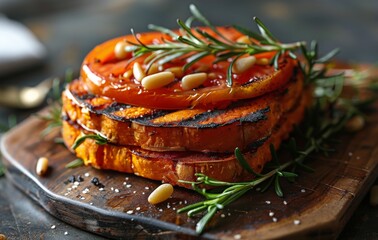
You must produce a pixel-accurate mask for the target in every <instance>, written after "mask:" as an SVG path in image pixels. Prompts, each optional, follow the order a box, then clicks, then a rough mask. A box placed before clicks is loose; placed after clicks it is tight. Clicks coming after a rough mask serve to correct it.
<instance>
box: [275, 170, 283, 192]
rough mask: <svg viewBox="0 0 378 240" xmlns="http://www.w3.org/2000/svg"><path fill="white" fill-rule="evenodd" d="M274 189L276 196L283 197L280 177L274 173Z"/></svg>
mask: <svg viewBox="0 0 378 240" xmlns="http://www.w3.org/2000/svg"><path fill="white" fill-rule="evenodd" d="M274 190H275V191H276V194H277V196H279V197H283V192H282V188H281V185H280V177H279V176H278V175H276V177H275V181H274Z"/></svg>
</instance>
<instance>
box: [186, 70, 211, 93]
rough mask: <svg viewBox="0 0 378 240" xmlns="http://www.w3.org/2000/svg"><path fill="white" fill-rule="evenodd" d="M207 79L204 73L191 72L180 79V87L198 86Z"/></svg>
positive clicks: (191, 87)
mask: <svg viewBox="0 0 378 240" xmlns="http://www.w3.org/2000/svg"><path fill="white" fill-rule="evenodd" d="M206 79H207V74H206V73H193V74H189V75H186V76H185V77H183V78H182V80H181V87H182V89H184V90H189V89H193V88H196V87H199V86H200V85H201V84H202V83H203V82H204V81H205V80H206Z"/></svg>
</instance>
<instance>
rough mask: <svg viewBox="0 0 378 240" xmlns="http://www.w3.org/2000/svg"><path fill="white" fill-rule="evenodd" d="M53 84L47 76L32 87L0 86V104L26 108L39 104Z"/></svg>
mask: <svg viewBox="0 0 378 240" xmlns="http://www.w3.org/2000/svg"><path fill="white" fill-rule="evenodd" d="M52 84H53V79H51V78H48V79H46V80H44V81H42V82H41V83H39V84H38V85H36V86H34V87H16V86H6V87H1V88H0V106H5V107H12V108H20V109H28V108H34V107H38V106H40V105H41V104H42V103H43V101H44V100H45V98H46V96H47V94H48V93H49V91H50V89H51V87H52Z"/></svg>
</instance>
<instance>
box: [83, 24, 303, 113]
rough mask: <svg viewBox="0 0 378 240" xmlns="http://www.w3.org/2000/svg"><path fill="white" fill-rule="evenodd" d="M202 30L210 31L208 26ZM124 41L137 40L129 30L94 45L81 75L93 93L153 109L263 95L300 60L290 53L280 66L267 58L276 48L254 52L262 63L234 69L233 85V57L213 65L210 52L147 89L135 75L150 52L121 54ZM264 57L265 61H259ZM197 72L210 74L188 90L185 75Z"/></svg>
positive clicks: (153, 36) (153, 39)
mask: <svg viewBox="0 0 378 240" xmlns="http://www.w3.org/2000/svg"><path fill="white" fill-rule="evenodd" d="M203 29H204V30H207V31H209V29H207V28H203ZM218 30H219V31H220V32H221V33H222V34H223V35H225V36H226V37H227V38H229V39H231V40H233V41H236V40H237V39H238V38H240V37H242V35H241V34H240V33H239V32H237V31H236V30H234V29H232V28H226V27H222V28H218ZM138 39H140V41H142V42H143V43H144V44H155V43H161V42H162V39H168V40H169V39H170V37H169V36H168V35H166V34H163V33H157V32H151V33H143V34H138ZM125 41H129V42H136V40H135V38H134V36H132V35H128V36H124V37H119V38H115V39H112V40H110V41H107V42H105V43H103V44H100V45H99V46H97V47H96V48H94V49H93V50H92V51H91V52H90V53H89V54H88V55H87V56H86V58H85V59H84V62H83V65H82V68H81V77H82V79H83V80H84V82H85V83H86V85H87V87H88V89H89V90H90V91H91V92H92V93H93V94H96V95H101V96H106V97H109V98H112V99H114V100H115V101H117V102H120V103H125V104H131V105H136V106H141V107H148V108H157V109H184V108H223V107H226V106H227V105H228V104H229V103H230V102H232V101H236V100H239V99H247V98H254V97H258V96H261V95H263V94H266V93H268V92H271V91H274V90H275V89H277V88H279V87H280V86H283V85H284V84H285V83H286V82H288V80H289V79H290V78H291V76H292V75H293V69H294V66H295V64H296V62H295V61H294V60H292V59H291V58H289V57H286V56H283V57H281V58H280V60H279V69H278V70H275V69H274V67H272V66H270V65H269V64H266V62H267V60H269V59H271V58H272V57H273V55H274V54H275V53H274V52H268V53H262V54H258V55H255V57H256V59H257V64H254V65H253V66H251V67H249V68H248V69H247V70H245V71H243V72H242V73H238V74H236V73H233V74H232V78H233V85H232V86H231V87H229V86H227V84H226V83H227V69H228V66H229V65H230V62H229V61H223V62H218V63H216V64H214V60H215V57H213V56H207V57H206V58H203V59H201V60H200V61H198V62H196V63H195V64H193V65H192V66H191V67H190V68H188V69H187V70H186V71H185V72H183V73H181V74H176V75H175V78H174V81H172V82H171V83H169V84H167V85H165V86H163V87H160V88H157V89H152V90H151V89H150V90H147V89H145V88H144V87H143V86H142V84H141V82H140V81H139V80H137V79H136V78H135V76H133V74H132V73H133V65H134V64H135V62H138V63H139V64H140V65H141V66H142V68H146V64H145V63H144V60H145V56H143V57H140V58H136V59H132V54H131V53H127V54H125V56H123V58H122V59H119V58H117V57H116V55H115V46H116V44H117V43H119V42H125ZM262 59H264V60H265V61H259V60H262ZM259 62H265V64H259ZM184 64H186V60H174V61H172V62H168V63H165V64H163V65H162V66H159V67H158V68H157V69H158V70H157V71H167V70H169V69H172V68H176V69H177V67H179V68H181V67H182V66H183V65H184ZM145 70H146V69H145ZM150 70H152V68H150ZM155 71H156V69H155ZM127 72H129V73H130V74H127ZM196 72H204V73H206V74H207V77H206V80H205V81H204V82H203V83H202V84H201V85H200V86H197V87H196V88H194V89H189V90H184V89H183V87H182V85H181V80H182V78H183V77H184V76H185V75H188V74H192V73H196ZM148 74H149V73H147V75H148Z"/></svg>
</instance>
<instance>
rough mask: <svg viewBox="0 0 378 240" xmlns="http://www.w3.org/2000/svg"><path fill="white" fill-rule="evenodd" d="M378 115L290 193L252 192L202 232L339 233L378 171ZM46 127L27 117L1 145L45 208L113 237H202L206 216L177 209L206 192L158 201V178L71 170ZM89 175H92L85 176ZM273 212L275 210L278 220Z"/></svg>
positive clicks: (14, 174)
mask: <svg viewBox="0 0 378 240" xmlns="http://www.w3.org/2000/svg"><path fill="white" fill-rule="evenodd" d="M377 121H378V113H377V111H374V112H372V113H371V114H370V115H369V116H368V124H367V126H366V127H365V128H364V129H363V130H362V131H360V132H358V133H355V134H349V133H348V134H346V133H345V134H341V135H340V136H338V140H340V144H338V145H336V148H337V151H336V152H335V153H334V154H332V155H331V156H329V157H328V158H325V157H321V156H313V157H312V158H311V159H310V160H309V165H310V166H311V167H313V168H315V169H316V172H314V173H305V172H303V173H302V172H301V173H300V177H299V179H298V181H297V182H296V183H287V182H285V181H283V189H284V192H285V196H284V197H283V198H279V197H277V196H276V195H275V193H274V191H273V190H270V191H268V192H266V193H259V192H255V191H251V192H250V193H248V194H246V195H245V196H244V197H242V198H241V199H240V200H238V201H237V202H235V203H233V204H232V205H230V207H229V208H227V209H225V210H224V211H223V212H220V213H218V214H217V216H216V217H215V218H214V220H213V221H212V222H211V224H210V226H209V229H208V230H207V231H206V233H205V234H203V235H201V237H202V238H205V239H220V238H223V239H234V237H235V235H237V236H238V235H239V234H240V236H241V238H242V239H251V238H254V239H275V238H280V239H282V238H284V239H285V238H286V239H296V238H298V239H299V238H300V239H303V238H307V239H317V238H322V239H334V238H336V237H337V236H338V234H339V233H340V231H341V230H342V228H343V227H344V225H345V223H346V222H347V220H348V219H349V218H350V216H351V215H352V213H353V211H354V209H355V208H356V207H357V205H358V204H359V202H360V201H361V200H362V198H363V196H364V195H365V193H366V192H367V190H368V188H369V187H370V186H371V184H372V183H373V181H374V179H375V178H376V176H377V174H378V161H377V156H378V138H377V137H376V136H378V125H377V124H376V122H377ZM44 127H45V123H44V122H43V121H41V120H40V119H38V118H36V117H31V118H29V119H27V120H26V121H24V122H23V123H22V124H20V125H19V126H17V127H16V128H14V129H13V130H11V131H10V132H9V133H8V134H6V136H4V138H3V139H2V143H1V150H2V152H3V157H4V160H5V164H6V167H7V177H8V178H9V179H10V180H11V181H12V182H13V183H14V184H15V185H17V186H18V187H19V188H20V189H22V190H23V191H24V192H26V194H27V195H28V196H30V197H31V198H33V199H34V200H36V201H37V202H38V203H39V204H40V205H41V206H42V207H43V208H44V209H46V211H48V212H49V213H51V214H52V215H54V216H56V217H57V218H59V219H61V220H62V221H65V222H67V223H69V224H72V225H74V226H76V227H78V228H81V229H84V230H87V231H90V232H94V233H96V234H99V235H102V236H106V237H110V238H134V239H135V238H147V237H148V238H150V239H159V238H163V237H164V238H166V237H167V238H177V237H180V238H182V237H185V238H189V239H190V238H196V237H198V236H196V235H195V232H194V227H195V223H196V221H197V220H198V219H199V217H198V218H187V216H186V215H185V214H176V210H177V209H178V208H180V207H183V206H185V205H186V204H189V203H194V202H196V201H198V200H200V199H201V197H200V196H198V195H197V194H195V193H194V192H192V191H190V190H186V189H183V188H176V189H175V192H174V194H173V196H172V198H170V199H169V200H168V201H166V202H164V203H161V204H159V205H156V206H154V205H150V204H149V203H148V202H147V197H148V195H149V193H150V192H152V190H153V189H154V188H156V187H157V186H158V185H159V184H160V183H159V182H154V181H150V180H146V179H143V178H139V177H137V176H133V175H129V174H122V173H117V172H113V171H99V170H96V169H93V168H90V167H79V168H76V169H65V168H64V166H65V164H66V163H68V162H70V161H72V160H73V159H75V156H73V155H72V154H71V153H70V152H69V151H68V150H67V149H66V148H65V147H63V146H61V145H57V144H56V143H54V141H53V140H54V138H55V137H57V136H59V133H58V132H56V133H53V134H50V135H49V136H47V137H44V138H42V137H40V132H41V130H42V129H43V128H44ZM41 156H45V157H48V158H49V161H50V168H49V171H48V174H47V175H46V176H45V177H39V176H38V175H36V173H35V166H36V163H37V159H38V158H39V157H41ZM85 173H88V174H89V176H88V177H85ZM72 175H74V176H78V175H80V176H82V177H83V179H84V180H83V181H82V182H81V183H80V185H79V186H78V187H77V188H76V189H73V188H72V186H73V183H65V182H66V181H67V180H68V178H69V177H70V176H72ZM92 177H98V178H99V180H100V182H101V183H102V184H103V185H104V186H105V188H104V189H105V191H100V190H99V187H97V186H94V185H93V184H92V183H91V179H92ZM124 182H126V185H124ZM68 188H71V191H68V190H67V189H68ZM86 188H88V189H89V192H88V193H85V191H84V189H86ZM112 188H113V189H114V190H112ZM115 189H118V190H119V192H117V191H115ZM83 191H84V193H83ZM266 201H270V204H268V203H267V202H266ZM284 201H286V202H287V204H286V205H285V204H284V203H283V202H284ZM269 212H274V216H273V217H275V218H277V222H273V217H272V216H269ZM294 220H300V224H299V225H295V224H294V223H293V222H294Z"/></svg>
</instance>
